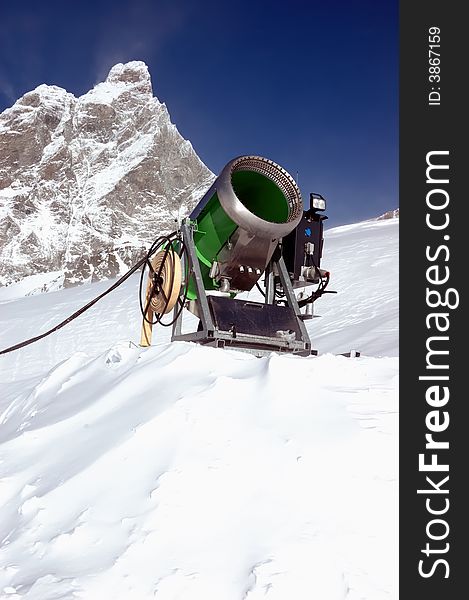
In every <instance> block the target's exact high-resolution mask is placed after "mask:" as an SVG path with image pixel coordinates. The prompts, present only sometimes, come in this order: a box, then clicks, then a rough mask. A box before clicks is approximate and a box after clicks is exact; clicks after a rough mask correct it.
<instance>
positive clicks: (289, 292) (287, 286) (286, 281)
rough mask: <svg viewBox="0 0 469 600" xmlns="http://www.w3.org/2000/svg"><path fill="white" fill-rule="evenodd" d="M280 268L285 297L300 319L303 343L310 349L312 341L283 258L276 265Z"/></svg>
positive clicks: (279, 272) (299, 324)
mask: <svg viewBox="0 0 469 600" xmlns="http://www.w3.org/2000/svg"><path fill="white" fill-rule="evenodd" d="M276 264H277V268H278V274H279V276H280V281H281V283H282V287H283V291H284V292H285V296H286V297H287V302H288V305H289V306H290V307H291V308H292V309H293V311H294V313H295V315H296V318H297V319H298V326H299V328H300V331H301V335H302V337H303V341H304V342H305V343H306V344H308V347H309V348H311V341H310V339H309V335H308V332H307V330H306V327H305V324H304V322H303V320H302V319H301V309H300V307H299V306H298V302H297V300H296V296H295V292H294V291H293V287H292V284H291V281H290V276H289V275H288V271H287V268H286V266H285V261H284V260H283V256H281V257H280V260H279V261H278V262H277V263H276Z"/></svg>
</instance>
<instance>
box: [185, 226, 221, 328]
mask: <svg viewBox="0 0 469 600" xmlns="http://www.w3.org/2000/svg"><path fill="white" fill-rule="evenodd" d="M181 231H182V235H183V239H184V243H185V245H186V248H187V253H188V255H189V264H188V271H187V273H188V277H189V275H190V274H191V273H192V277H193V278H194V282H195V286H196V289H197V305H198V308H199V313H200V314H199V317H200V320H201V322H202V329H203V332H204V333H206V334H207V335H209V336H211V335H213V331H214V330H215V327H214V325H213V320H212V314H211V313H210V308H209V306H208V301H207V294H206V293H205V288H204V285H203V279H202V273H201V271H200V265H199V260H198V258H197V253H196V250H195V244H194V238H193V236H192V227H191V226H190V225H188V224H187V223H183V225H182V227H181Z"/></svg>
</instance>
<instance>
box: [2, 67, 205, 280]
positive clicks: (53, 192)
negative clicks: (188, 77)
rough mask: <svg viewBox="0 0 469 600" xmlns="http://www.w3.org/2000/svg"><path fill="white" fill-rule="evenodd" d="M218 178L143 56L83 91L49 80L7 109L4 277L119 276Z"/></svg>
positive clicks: (4, 122) (4, 117)
mask: <svg viewBox="0 0 469 600" xmlns="http://www.w3.org/2000/svg"><path fill="white" fill-rule="evenodd" d="M213 179H214V175H213V174H212V173H211V172H210V171H209V169H208V168H207V167H206V166H205V165H204V164H203V163H202V161H201V160H200V159H199V158H198V156H197V154H196V153H195V151H194V149H193V148H192V145H191V144H190V142H188V141H186V140H184V139H183V138H182V136H181V135H180V134H179V132H178V130H177V129H176V127H175V126H174V125H173V124H172V123H171V120H170V117H169V114H168V111H167V109H166V106H165V105H164V104H163V103H161V102H159V101H158V99H157V98H155V97H154V96H153V91H152V85H151V80H150V75H149V73H148V69H147V67H146V65H145V64H144V63H142V62H139V61H134V62H130V63H127V64H125V65H123V64H118V65H116V66H114V67H113V68H112V69H111V71H110V73H109V75H108V77H107V79H106V81H105V82H103V83H100V84H98V85H97V86H96V87H95V88H94V89H92V90H91V91H90V92H88V93H87V94H85V95H84V96H81V97H79V98H75V96H73V94H70V93H68V92H66V91H65V90H63V89H61V88H59V87H56V86H47V85H41V86H39V87H38V88H36V89H35V90H34V91H32V92H29V93H27V94H25V95H24V96H23V97H22V98H21V99H20V100H18V101H17V102H16V104H15V105H14V106H13V107H11V108H9V109H7V110H5V111H4V112H3V113H2V114H1V115H0V285H7V284H9V283H11V282H13V281H18V280H20V279H22V278H23V277H25V276H27V275H33V274H35V273H40V272H50V271H63V272H64V284H65V285H70V284H73V283H77V282H81V281H86V280H95V279H103V278H107V277H112V276H115V275H117V274H119V273H120V272H122V271H124V270H126V268H127V267H128V266H130V265H131V264H133V263H134V262H135V260H136V258H137V256H140V255H141V254H142V252H143V248H144V247H147V246H148V245H149V244H150V243H151V241H152V240H153V239H154V238H155V237H156V236H157V235H159V234H160V233H163V232H168V231H172V230H174V229H175V220H177V219H178V218H179V217H182V216H185V215H187V214H188V213H189V212H190V209H191V208H192V206H194V204H195V202H196V201H197V199H198V198H199V197H200V196H201V194H202V193H203V192H204V190H205V189H206V188H208V186H209V185H210V184H211V182H212V181H213Z"/></svg>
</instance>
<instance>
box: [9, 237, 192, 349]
mask: <svg viewBox="0 0 469 600" xmlns="http://www.w3.org/2000/svg"><path fill="white" fill-rule="evenodd" d="M175 242H176V243H178V244H180V246H181V249H180V252H181V254H180V256H182V255H183V254H185V255H186V256H187V248H186V246H185V244H184V241H183V240H182V238H181V236H180V234H179V232H173V233H170V234H169V235H163V236H161V237H159V238H157V239H156V240H155V241H154V242H153V243H152V245H151V246H150V249H149V250H148V252H147V253H146V254H145V256H144V257H143V258H141V259H140V260H139V261H138V262H137V263H135V264H134V265H133V266H132V267H131V268H130V269H129V270H128V271H127V273H125V274H124V275H122V277H120V278H119V279H118V280H117V281H116V282H115V283H113V284H112V285H111V286H110V287H109V288H108V289H107V290H105V291H104V292H103V293H102V294H100V295H99V296H96V298H93V300H90V301H89V302H88V303H87V304H85V305H84V306H82V307H81V308H80V309H78V310H77V311H75V312H74V313H73V314H71V315H70V316H69V317H67V318H66V319H64V320H63V321H61V322H60V323H58V324H57V325H55V326H54V327H52V329H49V330H48V331H46V332H44V333H41V334H40V335H37V336H35V337H33V338H30V339H28V340H24V341H23V342H20V343H18V344H15V345H14V346H10V347H9V348H5V349H4V350H1V351H0V355H2V354H7V353H8V352H13V351H14V350H19V349H20V348H24V347H25V346H29V345H30V344H33V343H34V342H38V341H39V340H42V339H43V338H45V337H47V336H48V335H50V334H51V333H54V332H55V331H58V330H59V329H62V327H65V325H67V324H68V323H70V322H71V321H73V320H74V319H76V318H77V317H79V316H80V315H82V314H83V313H84V312H85V311H87V310H88V309H89V308H91V307H92V306H94V305H95V304H96V303H97V302H98V301H99V300H101V298H104V296H107V295H108V294H110V293H111V292H112V291H114V290H115V289H116V288H118V287H119V286H120V285H121V284H122V283H124V281H125V280H126V279H128V278H129V277H130V276H131V275H133V274H134V273H135V271H137V270H138V269H139V268H140V267H141V266H142V265H145V264H147V265H148V266H149V267H150V269H151V270H152V271H153V267H152V265H151V263H150V258H151V257H152V256H153V254H154V253H155V252H157V251H158V250H159V249H160V248H161V246H162V245H163V244H166V247H165V255H164V257H163V261H162V263H161V265H160V268H159V269H158V273H155V272H154V271H153V273H154V278H153V283H152V288H151V292H150V295H149V301H148V303H147V306H146V307H145V308H144V307H143V304H142V294H141V290H142V282H143V275H144V272H145V269H142V273H141V275H140V294H139V303H140V311H141V312H142V315H143V318H144V319H145V320H146V321H147V322H148V323H151V321H149V320H148V319H147V318H146V312H147V310H148V307H149V302H150V300H151V296H152V295H153V293H154V292H155V291H156V290H157V286H158V285H159V281H160V278H161V272H162V269H163V266H164V264H165V262H166V258H167V257H168V254H170V256H171V260H172V269H171V287H172V285H173V282H174V256H173V255H172V253H171V250H172V247H173V244H174V243H175ZM186 264H188V261H187V260H186ZM188 290H189V274H187V276H186V286H185V290H184V298H183V300H182V302H181V303H180V307H179V311H178V312H177V314H176V315H175V317H174V318H173V320H172V321H171V322H170V323H161V317H162V316H163V313H164V311H165V310H166V308H167V306H168V303H169V298H165V301H166V304H165V307H164V310H163V313H161V314H158V315H157V320H156V321H155V323H161V325H163V326H165V327H168V326H170V325H173V324H174V322H175V321H176V319H177V318H178V317H179V316H180V314H181V312H182V310H183V308H184V305H185V303H186V300H187V294H188ZM158 292H161V293H163V294H164V292H163V290H161V289H158ZM155 323H152V324H155Z"/></svg>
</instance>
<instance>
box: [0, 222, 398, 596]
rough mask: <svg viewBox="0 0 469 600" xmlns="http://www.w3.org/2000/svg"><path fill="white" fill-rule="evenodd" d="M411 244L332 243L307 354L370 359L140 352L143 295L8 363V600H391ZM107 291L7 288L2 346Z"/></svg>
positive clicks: (386, 238)
mask: <svg viewBox="0 0 469 600" xmlns="http://www.w3.org/2000/svg"><path fill="white" fill-rule="evenodd" d="M397 234H398V223H397V221H379V222H367V223H361V224H358V225H352V226H347V227H342V228H338V229H335V230H331V231H330V232H328V234H327V236H326V250H325V256H324V266H325V267H326V268H329V269H330V270H331V271H332V273H333V279H332V283H331V287H332V288H333V289H337V290H338V291H339V292H340V293H339V294H337V295H330V296H327V297H325V298H323V299H322V300H321V301H320V302H318V303H317V313H318V314H321V315H322V316H321V318H317V319H314V320H313V321H312V322H310V324H309V328H310V333H311V336H312V338H313V345H314V346H315V347H317V348H318V349H319V350H321V351H323V352H324V351H332V352H342V351H346V350H349V349H351V348H356V349H360V350H362V351H363V352H364V353H365V354H367V355H368V356H366V357H363V358H360V359H346V358H343V357H341V356H334V355H333V354H324V355H322V356H319V357H317V358H315V357H310V358H300V357H292V356H283V355H282V356H279V355H271V356H270V357H266V358H262V359H257V358H254V357H253V356H251V355H248V354H243V353H240V352H233V351H226V350H216V349H211V348H202V347H198V346H194V345H192V344H187V343H175V344H168V343H167V337H166V336H167V335H168V332H167V331H166V330H157V331H156V340H155V341H156V344H157V345H156V346H155V347H152V348H149V349H146V350H143V349H140V348H138V347H136V346H135V345H132V344H131V343H129V341H131V340H133V341H137V340H138V334H139V318H138V309H137V303H136V292H137V279H136V278H131V279H130V280H128V281H127V282H126V283H125V284H124V285H123V286H121V288H119V289H118V290H116V291H115V292H114V293H113V294H111V295H110V296H108V297H106V298H105V299H103V300H102V301H101V303H98V304H97V305H96V306H95V307H94V308H92V309H91V310H90V311H89V312H87V313H86V314H85V315H83V316H82V317H80V318H79V319H77V320H75V321H74V322H73V323H71V324H70V325H69V326H67V327H66V328H64V329H62V330H61V331H60V332H59V333H57V334H54V335H52V336H49V337H48V338H46V339H44V340H42V341H41V342H38V343H37V344H35V345H33V346H30V347H29V348H25V349H23V350H21V351H19V352H17V353H14V354H11V355H7V356H4V357H0V379H1V381H2V382H3V385H2V387H1V389H0V394H1V398H2V401H1V404H0V414H1V416H0V423H1V425H0V442H1V444H0V455H1V462H0V465H1V466H0V474H1V477H2V479H1V480H0V506H1V507H2V508H1V509H0V539H1V540H2V543H1V547H0V566H1V567H2V569H0V598H10V599H11V598H17V599H18V600H19V599H20V598H21V599H34V600H53V599H58V598H67V599H68V598H70V599H71V598H81V599H86V600H93V599H99V600H103V599H104V600H107V599H110V600H111V599H112V600H114V599H117V600H119V599H128V598H138V599H139V600H140V599H141V600H144V599H147V598H158V600H175V599H182V600H186V599H188V598H190V599H191V600H196V599H199V598H200V599H203V600H212V599H214V600H215V599H216V600H218V599H219V598H223V599H224V600H225V599H226V600H231V599H233V600H238V599H239V600H242V599H243V600H260V599H262V600H264V599H267V600H280V599H281V600H284V599H285V598H295V599H297V600H302V599H307V598H308V599H309V598H320V599H321V600H329V599H330V600H335V599H347V600H358V599H363V598H366V599H370V600H381V599H385V598H386V599H389V598H396V597H397V592H396V577H397V484H396V477H397V376H398V363H397V358H392V356H396V355H397ZM107 285H108V284H106V283H97V284H92V285H87V286H80V287H78V288H74V289H68V290H61V291H58V292H54V293H49V294H41V295H36V296H31V297H23V298H17V299H13V298H11V294H12V292H13V290H12V289H11V290H10V298H9V299H8V300H7V299H4V301H3V302H2V303H1V304H0V346H1V347H5V346H6V345H8V344H12V343H14V342H16V341H19V340H20V339H22V338H24V337H29V336H31V335H33V334H37V333H38V332H39V331H40V330H41V329H42V330H43V329H46V328H48V327H50V326H51V325H53V324H54V323H55V322H57V321H59V320H60V319H62V318H63V317H65V316H66V315H67V314H69V313H71V312H72V311H73V310H75V309H76V308H78V307H79V306H81V305H82V304H84V303H85V302H86V301H87V300H89V299H90V298H91V297H94V296H95V295H97V293H99V292H100V291H101V290H102V289H104V288H105V287H107ZM22 292H24V290H18V293H19V294H20V293H22ZM0 302H1V295H0ZM386 355H387V356H391V357H390V358H378V357H379V356H381V357H382V356H386Z"/></svg>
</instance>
